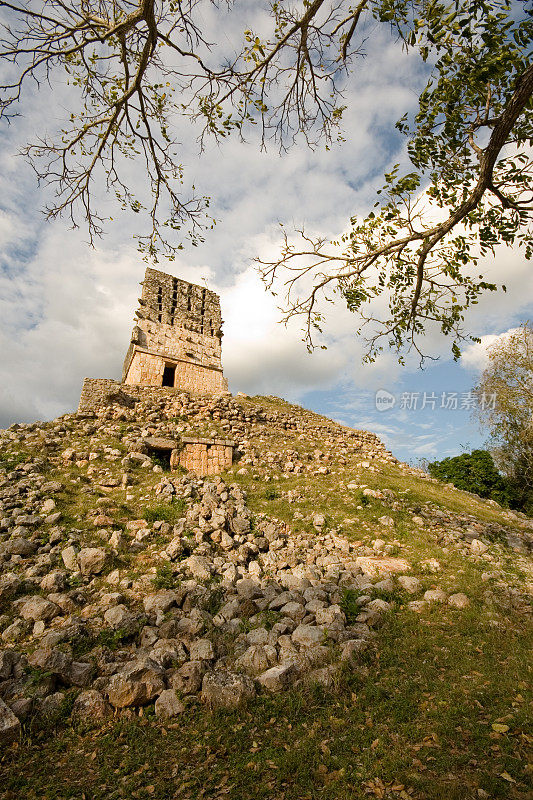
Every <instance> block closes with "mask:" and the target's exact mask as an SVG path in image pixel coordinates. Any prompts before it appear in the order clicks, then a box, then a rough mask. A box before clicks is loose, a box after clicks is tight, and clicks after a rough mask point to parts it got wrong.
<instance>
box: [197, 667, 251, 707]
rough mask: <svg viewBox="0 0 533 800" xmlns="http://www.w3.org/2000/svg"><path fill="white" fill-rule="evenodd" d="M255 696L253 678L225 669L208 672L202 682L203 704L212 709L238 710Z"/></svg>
mask: <svg viewBox="0 0 533 800" xmlns="http://www.w3.org/2000/svg"><path fill="white" fill-rule="evenodd" d="M255 694H256V691H255V686H254V682H253V680H252V679H251V678H249V677H248V676H247V675H237V674H235V673H234V672H229V671H228V670H225V669H219V670H216V671H215V672H207V673H206V674H205V675H204V679H203V681H202V702H204V703H205V704H206V705H207V706H209V708H212V709H215V708H237V707H238V706H240V705H241V704H242V703H244V702H246V701H247V700H251V699H252V697H254V696H255Z"/></svg>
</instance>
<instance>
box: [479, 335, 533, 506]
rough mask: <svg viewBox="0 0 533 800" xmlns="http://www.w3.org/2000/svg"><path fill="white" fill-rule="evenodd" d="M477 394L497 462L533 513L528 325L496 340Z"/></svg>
mask: <svg viewBox="0 0 533 800" xmlns="http://www.w3.org/2000/svg"><path fill="white" fill-rule="evenodd" d="M488 356H489V363H488V365H487V367H486V369H485V370H484V372H483V374H482V376H481V379H480V381H479V384H478V385H477V387H476V389H475V392H476V394H477V397H478V403H477V409H478V415H479V418H480V420H481V422H482V424H483V425H484V426H485V427H486V428H487V429H488V431H489V432H490V436H491V446H492V448H493V450H494V455H495V458H496V462H497V464H498V466H499V467H500V469H501V470H502V471H503V472H504V473H505V475H506V476H507V477H508V479H509V481H510V483H511V485H512V487H513V492H514V493H515V495H516V497H517V502H518V503H519V504H520V505H521V506H524V507H533V328H532V327H531V324H530V323H529V322H526V323H524V324H523V325H522V326H521V327H520V328H518V329H517V330H515V331H512V332H511V333H510V334H508V335H507V336H505V337H502V338H501V339H499V340H498V341H497V342H496V343H495V344H494V345H493V346H492V347H490V348H489V351H488Z"/></svg>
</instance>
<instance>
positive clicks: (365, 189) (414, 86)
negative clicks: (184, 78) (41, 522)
mask: <svg viewBox="0 0 533 800" xmlns="http://www.w3.org/2000/svg"><path fill="white" fill-rule="evenodd" d="M252 5H253V4H250V7H251V6H252ZM232 20H233V21H232V27H231V28H229V27H228V31H227V38H228V41H229V39H230V38H231V36H235V35H236V31H237V29H239V28H240V29H243V28H244V27H246V25H247V24H249V22H250V21H249V20H248V19H245V18H244V15H243V18H242V19H240V18H239V17H238V16H237V17H233V18H232ZM206 24H207V23H206ZM375 35H376V36H377V37H378V38H377V39H376V38H375V39H374V40H373V41H374V49H375V52H376V53H379V58H376V57H372V54H369V55H368V56H367V58H366V59H365V60H364V61H363V62H359V63H358V66H357V75H356V77H355V78H354V79H353V80H352V81H351V82H350V84H349V86H348V88H347V92H346V102H347V106H348V111H347V112H346V117H345V127H344V135H345V139H346V141H345V142H344V143H342V144H339V145H335V146H332V147H331V149H329V150H326V149H325V148H323V147H322V148H317V149H316V150H314V151H311V150H309V149H307V148H306V147H305V146H304V145H303V143H300V144H297V145H296V146H295V147H294V148H293V149H292V150H291V151H290V152H289V153H287V154H285V155H280V154H279V153H278V151H277V150H276V148H275V147H274V148H272V149H270V150H267V152H264V151H261V150H260V148H259V147H258V141H257V135H256V134H255V132H254V131H251V132H250V133H249V135H248V141H247V143H246V144H243V143H241V142H239V141H237V139H233V140H229V141H226V142H225V143H224V144H223V145H222V146H220V147H218V146H215V145H213V144H211V145H209V146H208V147H207V149H206V151H205V152H204V153H203V154H202V155H201V156H200V155H199V153H198V146H197V142H196V133H197V132H196V131H195V130H194V129H193V128H192V127H191V126H190V125H189V124H188V123H183V122H177V123H176V124H177V125H180V130H179V138H180V141H181V142H182V147H181V152H180V157H181V160H182V162H183V164H184V166H185V169H186V175H187V179H188V180H189V181H190V182H192V181H194V184H195V186H196V189H197V191H198V192H200V193H205V194H207V195H210V196H211V197H212V204H211V212H212V214H213V216H215V217H216V219H217V225H216V228H215V229H214V230H213V231H209V232H208V234H207V237H206V241H205V243H204V244H203V245H201V246H199V247H196V248H193V247H189V246H187V245H186V246H185V249H184V250H183V251H182V252H181V254H180V257H179V259H177V260H176V261H174V262H173V263H168V264H167V263H165V262H160V264H159V268H160V269H163V270H164V271H168V272H171V273H173V274H175V275H178V276H180V277H184V278H186V279H189V280H192V281H194V282H196V283H202V282H203V281H204V280H205V281H207V284H208V286H209V287H210V288H212V289H213V290H215V291H218V292H219V293H220V295H221V302H222V310H223V317H224V320H225V326H224V331H225V336H224V342H223V360H224V369H225V374H226V376H227V377H228V379H229V383H230V388H231V390H232V391H234V392H235V391H244V392H247V393H249V394H275V395H279V396H282V397H285V398H287V399H290V400H294V401H297V402H299V403H301V404H302V405H304V406H307V407H309V408H312V409H314V410H316V411H319V412H322V413H325V414H327V415H329V416H331V417H333V418H334V419H337V420H339V421H341V422H343V423H345V424H347V425H350V426H353V427H360V428H367V429H369V430H372V431H374V432H376V433H378V434H379V435H380V436H381V437H382V438H383V439H384V441H385V442H386V443H387V445H388V446H389V447H390V448H391V449H392V450H393V452H394V453H395V454H396V455H398V456H399V457H400V458H402V459H404V460H408V461H411V462H416V460H417V459H418V458H427V457H429V458H432V457H443V456H445V455H454V454H456V453H459V452H461V451H462V449H464V448H470V447H473V446H477V445H479V444H480V443H482V442H483V440H484V434H483V432H480V431H479V430H478V428H477V425H476V423H475V421H474V419H473V416H472V409H471V398H470V397H469V391H470V389H471V388H472V386H473V385H474V383H475V382H476V379H477V377H478V375H479V370H480V369H482V368H483V364H484V353H485V346H486V344H487V343H489V344H490V342H491V341H493V340H494V337H496V336H498V335H501V334H502V333H504V332H505V331H507V330H509V329H510V328H512V327H513V326H515V325H517V324H519V323H520V322H522V321H524V320H526V319H529V318H530V316H531V309H532V308H533V273H532V271H531V269H530V267H529V265H528V264H527V262H526V261H525V259H524V258H523V256H522V254H521V253H518V252H515V251H512V250H509V249H507V248H502V249H501V250H499V251H498V252H497V254H496V257H495V258H491V259H487V260H486V261H485V262H484V263H483V265H482V271H483V273H484V275H485V277H486V278H487V280H492V281H496V282H500V283H501V282H504V283H505V284H506V285H507V293H506V294H500V293H494V294H491V295H490V296H487V297H485V298H484V299H483V300H482V301H481V302H480V304H479V305H478V306H477V307H476V308H475V310H474V311H473V312H472V313H471V314H470V317H469V323H470V330H471V332H472V333H474V334H475V335H478V336H482V337H483V344H482V345H474V346H471V347H469V348H467V350H466V351H465V353H464V357H463V358H462V360H461V362H460V363H459V364H455V363H454V362H453V361H452V360H451V357H450V354H449V343H448V342H446V341H442V340H441V339H440V338H439V337H437V336H436V337H434V338H431V337H430V338H429V341H428V343H427V344H428V348H427V349H428V350H429V351H430V352H432V353H433V354H434V355H435V356H438V357H439V360H438V361H436V362H428V365H427V367H426V368H425V369H424V370H423V371H421V370H420V369H419V368H418V362H417V361H416V360H412V361H408V364H407V367H400V366H398V365H397V363H396V359H395V356H394V355H393V354H392V353H385V354H384V355H383V357H382V358H380V359H379V360H378V362H377V363H375V364H373V365H370V366H364V365H363V364H362V354H363V352H364V345H363V343H361V342H360V341H358V340H357V339H356V338H355V336H354V333H353V330H354V319H353V317H352V316H351V315H350V314H349V313H348V312H347V311H346V310H345V309H343V308H342V306H338V307H335V309H334V312H333V313H332V314H331V316H330V319H329V322H328V325H327V327H326V329H325V338H326V342H327V345H328V349H327V350H326V351H324V350H317V351H315V352H314V353H313V354H311V355H309V354H308V353H307V352H306V349H305V346H304V344H303V343H302V341H301V334H300V332H299V329H298V326H297V325H290V326H288V327H287V328H285V327H283V326H281V325H280V324H279V323H278V319H279V313H278V311H277V307H276V300H275V298H272V297H271V296H270V295H269V294H268V293H267V292H266V291H265V289H264V287H263V285H262V284H261V282H260V280H259V278H258V276H257V273H256V271H255V269H254V266H253V258H254V256H257V255H259V256H263V257H264V256H268V255H272V254H274V253H275V252H276V250H277V248H279V244H280V236H279V223H280V222H283V223H284V224H285V225H286V226H289V227H290V226H291V225H292V224H295V225H301V224H304V223H305V226H306V228H307V230H309V231H312V232H313V231H314V232H317V233H322V234H324V235H331V236H336V235H338V234H340V233H341V232H342V231H343V230H345V229H346V227H347V222H348V219H349V217H350V216H352V215H354V214H363V213H365V212H366V211H368V210H369V208H370V206H371V205H372V203H373V201H374V199H375V195H374V193H375V190H376V188H378V187H379V186H380V185H381V183H382V176H383V173H384V171H386V170H387V169H388V168H390V166H391V165H392V164H394V163H396V162H401V161H403V159H404V157H405V154H404V145H405V142H404V140H403V139H402V138H401V137H400V136H399V135H395V133H394V123H395V121H396V120H397V119H398V118H399V117H400V116H402V114H403V113H404V111H406V110H413V109H414V108H415V107H416V99H417V94H418V90H419V88H420V85H421V75H420V74H419V72H418V71H417V65H416V63H415V62H413V61H411V60H410V59H408V58H406V56H405V54H403V53H402V51H401V48H399V47H398V46H397V45H396V44H395V43H394V42H392V41H390V40H388V39H386V38H385V37H384V36H383V34H381V33H379V32H377V33H375ZM61 80H62V79H61ZM61 80H58V81H57V82H56V83H55V84H54V86H53V88H52V90H50V91H49V90H47V89H45V88H44V87H41V89H40V90H39V91H37V90H36V88H35V87H32V89H31V95H29V96H28V99H27V102H26V103H25V105H24V107H23V108H22V109H21V110H22V111H23V113H24V116H22V117H20V118H19V119H17V120H15V121H14V123H13V124H12V125H11V126H9V127H8V126H4V127H3V128H2V130H0V147H1V151H0V354H1V355H0V426H1V427H6V426H8V425H10V424H11V423H13V422H16V421H30V420H35V419H50V418H53V417H55V416H57V415H59V414H61V413H64V412H67V411H71V410H73V409H74V408H75V407H76V405H77V401H78V398H79V392H80V388H81V383H82V380H83V378H84V377H85V376H91V377H112V378H118V377H119V376H120V370H121V365H122V360H123V357H124V354H125V351H126V348H127V345H128V342H129V336H130V332H131V327H132V323H133V312H134V309H135V307H136V299H137V297H138V296H139V285H138V284H139V281H141V280H142V277H143V274H144V269H145V266H146V265H145V263H144V262H143V260H142V258H141V257H140V255H139V254H138V253H137V250H136V245H135V242H134V240H133V233H134V232H135V231H136V225H138V224H139V220H138V219H134V220H132V219H131V218H129V217H128V215H127V214H120V213H116V209H112V208H111V206H110V205H109V207H107V206H106V203H107V202H108V200H107V198H105V197H103V198H102V203H103V208H104V210H106V209H107V210H108V213H112V215H113V217H114V220H113V222H112V223H110V224H109V226H108V228H107V233H106V236H105V237H104V238H103V239H102V240H101V241H99V242H98V243H97V246H96V247H95V248H90V247H88V245H87V243H86V238H87V237H86V233H85V231H84V230H83V229H78V230H71V229H69V227H68V224H67V222H66V221H61V220H59V221H56V222H54V223H49V222H46V221H45V220H44V218H43V216H42V214H41V212H40V209H41V208H42V207H43V205H44V204H45V202H46V194H45V190H44V189H42V188H38V187H37V185H36V183H35V179H34V176H33V173H32V172H31V170H30V168H29V167H28V165H27V164H26V163H25V162H24V160H23V159H22V158H21V157H19V156H17V155H16V153H17V151H18V149H19V148H20V147H21V146H22V145H23V144H24V143H25V142H26V141H28V140H29V139H34V138H35V135H36V133H37V134H40V133H42V132H43V131H45V130H50V131H52V132H53V131H54V130H56V129H57V127H58V126H60V124H61V120H62V119H63V118H64V116H65V113H68V111H69V110H70V105H71V103H72V102H73V101H74V98H73V95H72V90H70V89H69V88H67V87H66V86H65V85H64V84H62V83H61ZM131 181H132V184H133V185H141V183H142V172H141V170H140V169H137V170H136V169H135V168H134V167H132V171H131ZM377 391H380V392H381V395H380V396H382V397H383V396H384V397H386V398H388V399H387V401H386V403H385V404H383V405H381V406H380V407H379V408H378V407H377V406H376V399H375V398H376V392H377ZM383 393H386V394H383ZM443 397H444V403H443ZM454 398H455V400H454ZM443 404H444V405H448V408H443V407H442V405H443ZM454 406H456V407H454Z"/></svg>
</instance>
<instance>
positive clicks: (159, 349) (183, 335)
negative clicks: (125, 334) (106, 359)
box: [122, 268, 228, 394]
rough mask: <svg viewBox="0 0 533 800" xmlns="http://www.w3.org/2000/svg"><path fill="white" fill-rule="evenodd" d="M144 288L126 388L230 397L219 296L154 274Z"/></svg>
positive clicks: (148, 272)
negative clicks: (224, 362) (164, 387)
mask: <svg viewBox="0 0 533 800" xmlns="http://www.w3.org/2000/svg"><path fill="white" fill-rule="evenodd" d="M142 287H143V290H142V296H141V298H140V299H139V309H138V310H137V312H136V315H137V318H138V319H137V324H136V325H135V327H134V329H133V333H132V337H131V342H130V346H129V348H128V352H127V354H126V358H125V361H124V368H123V371H122V383H124V384H128V385H130V386H166V387H169V388H175V389H183V390H185V391H188V392H193V393H195V394H219V393H220V392H225V391H227V389H228V385H227V381H226V380H225V378H224V376H223V373H222V362H221V339H222V318H221V314H220V300H219V297H218V295H216V294H215V293H214V292H211V291H209V289H206V288H205V287H203V286H195V285H194V284H192V283H188V282H187V281H183V280H181V279H180V278H175V277H174V276H173V275H167V274H166V273H165V272H159V271H158V270H155V269H151V268H148V269H147V270H146V274H145V277H144V281H143V283H142Z"/></svg>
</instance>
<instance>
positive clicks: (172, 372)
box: [163, 364, 176, 387]
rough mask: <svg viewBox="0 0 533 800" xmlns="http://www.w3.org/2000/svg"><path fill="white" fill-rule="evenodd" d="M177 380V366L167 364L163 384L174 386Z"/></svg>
mask: <svg viewBox="0 0 533 800" xmlns="http://www.w3.org/2000/svg"><path fill="white" fill-rule="evenodd" d="M175 381H176V366H175V365H172V364H165V369H164V370H163V386H171V387H173V386H174V383H175Z"/></svg>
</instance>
